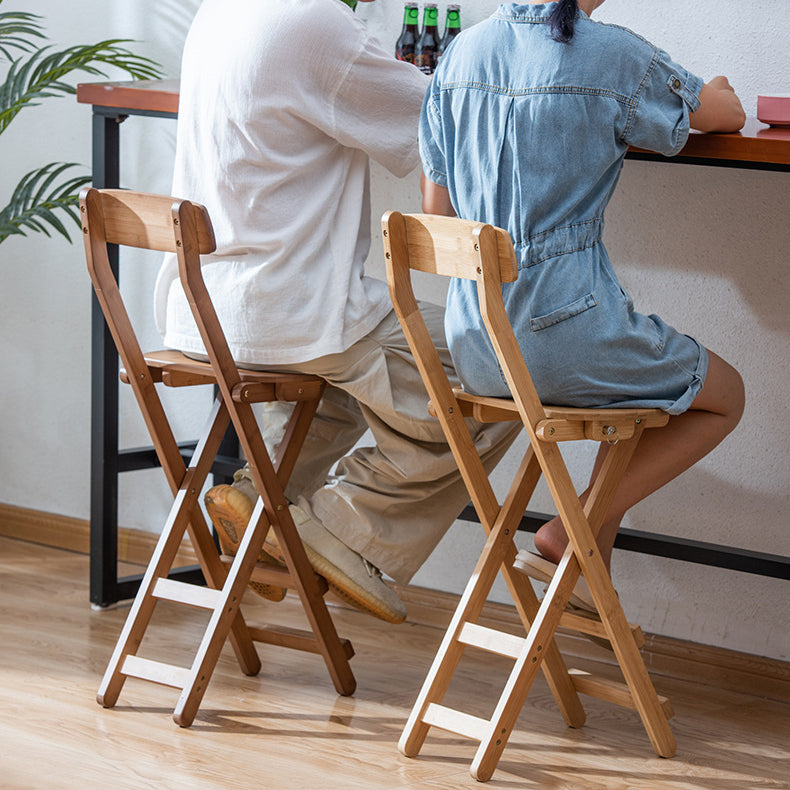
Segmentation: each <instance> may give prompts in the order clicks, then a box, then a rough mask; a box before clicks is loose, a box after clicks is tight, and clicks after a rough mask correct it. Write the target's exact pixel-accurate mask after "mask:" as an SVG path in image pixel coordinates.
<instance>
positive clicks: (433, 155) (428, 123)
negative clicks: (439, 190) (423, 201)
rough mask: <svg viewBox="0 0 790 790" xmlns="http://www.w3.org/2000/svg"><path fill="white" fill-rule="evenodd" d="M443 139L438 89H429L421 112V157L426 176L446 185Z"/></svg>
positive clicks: (441, 184)
mask: <svg viewBox="0 0 790 790" xmlns="http://www.w3.org/2000/svg"><path fill="white" fill-rule="evenodd" d="M442 139H443V135H442V127H441V112H440V108H439V102H438V91H436V90H435V89H432V90H429V91H428V92H427V93H426V94H425V100H424V102H423V105H422V113H421V114H420V158H421V159H422V169H423V172H424V173H425V176H426V177H427V178H428V179H430V180H431V181H433V183H434V184H438V185H439V186H442V187H446V186H447V185H448V182H447V160H446V158H445V154H444V150H443V148H442V146H441V142H440V141H441V140H442Z"/></svg>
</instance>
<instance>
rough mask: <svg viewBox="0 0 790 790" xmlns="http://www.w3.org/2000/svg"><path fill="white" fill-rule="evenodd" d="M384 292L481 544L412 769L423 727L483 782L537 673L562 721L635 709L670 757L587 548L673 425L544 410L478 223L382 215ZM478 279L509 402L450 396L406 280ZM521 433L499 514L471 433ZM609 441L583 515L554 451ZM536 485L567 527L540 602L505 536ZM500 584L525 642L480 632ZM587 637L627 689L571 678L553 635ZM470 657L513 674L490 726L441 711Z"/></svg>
mask: <svg viewBox="0 0 790 790" xmlns="http://www.w3.org/2000/svg"><path fill="white" fill-rule="evenodd" d="M382 232H383V242H384V252H385V259H386V266H387V280H388V283H389V288H390V295H391V297H392V301H393V304H394V306H395V311H396V313H397V315H398V318H399V319H400V322H401V325H402V327H403V330H404V333H405V335H406V337H407V340H408V341H409V345H410V347H411V349H412V352H413V353H414V356H415V358H416V360H417V364H418V366H419V369H420V373H421V375H422V377H423V380H424V382H425V386H426V389H427V391H428V395H429V397H430V402H431V406H430V408H431V409H432V411H433V413H435V414H436V416H437V418H438V419H439V421H440V423H441V425H442V428H443V429H444V432H445V435H446V437H447V440H448V443H449V444H450V447H451V448H452V450H453V454H454V456H455V459H456V462H457V463H458V466H459V469H460V471H461V474H462V476H463V478H464V481H465V483H466V486H467V488H468V490H469V495H470V498H471V500H472V503H473V505H474V506H475V509H476V510H477V513H478V516H479V517H480V522H481V524H482V526H483V528H484V529H485V531H486V533H487V535H488V539H487V541H486V544H485V546H484V548H483V551H482V553H481V556H480V558H479V560H478V562H477V565H476V566H475V569H474V571H473V573H472V575H471V578H470V580H469V583H468V584H467V587H466V589H465V591H464V593H463V595H462V596H461V600H460V602H459V604H458V608H457V609H456V612H455V614H454V616H453V619H452V621H451V623H450V625H449V627H448V629H447V632H446V634H445V638H444V640H443V642H442V644H441V646H440V648H439V650H438V652H437V654H436V657H435V659H434V663H433V665H432V667H431V669H430V671H429V673H428V676H427V677H426V680H425V683H424V684H423V688H422V690H421V692H420V695H419V696H418V699H417V701H416V703H415V705H414V708H413V709H412V712H411V715H410V717H409V720H408V722H407V725H406V728H405V730H404V732H403V735H402V737H401V741H400V749H401V751H402V752H403V753H404V754H406V755H407V756H414V755H416V754H417V753H418V752H419V750H420V748H421V746H422V743H423V742H424V740H425V737H426V735H427V733H428V730H429V729H430V727H431V726H438V727H440V728H441V729H445V730H449V731H451V732H455V733H457V734H459V735H464V736H466V737H469V738H472V739H474V740H477V741H479V743H480V745H479V747H478V750H477V752H476V754H475V758H474V760H473V762H472V766H471V772H472V775H473V776H474V777H475V778H477V779H479V780H486V779H488V778H489V777H490V776H491V774H492V773H493V771H494V769H495V767H496V765H497V762H498V760H499V758H500V756H501V754H502V751H503V750H504V748H505V745H506V743H507V740H508V738H509V736H510V734H511V732H512V729H513V727H514V725H515V722H516V719H517V718H518V715H519V713H520V711H521V708H522V706H523V704H524V702H525V700H526V698H527V694H528V692H529V689H530V687H531V684H532V682H533V680H534V678H535V676H536V674H537V672H538V670H539V669H542V670H543V671H544V674H545V675H546V678H547V680H548V683H549V687H550V688H551V690H552V692H553V694H554V697H555V699H556V701H557V703H558V705H559V708H560V711H561V713H562V715H563V717H564V719H565V721H566V722H567V723H568V724H569V725H570V726H573V727H578V726H581V725H582V724H583V723H584V720H585V714H584V711H583V709H582V707H581V704H580V701H579V698H578V694H579V693H585V694H591V695H594V696H598V697H600V698H602V699H606V700H608V701H610V702H614V703H617V704H621V705H626V706H627V707H631V708H634V709H636V710H637V711H638V712H639V714H640V716H641V718H642V722H643V724H644V726H645V729H646V731H647V734H648V736H649V738H650V740H651V743H652V745H653V748H654V750H655V751H656V752H657V753H658V754H660V755H662V756H671V755H672V754H674V751H675V741H674V737H673V736H672V732H671V730H670V729H669V726H668V722H667V719H668V718H669V716H671V713H672V711H671V706H670V705H669V702H668V700H666V699H664V698H660V697H658V695H657V694H656V692H655V690H654V688H653V686H652V683H651V681H650V678H649V676H648V674H647V670H646V668H645V665H644V662H643V661H642V658H641V656H640V654H639V649H638V648H639V644H640V642H641V641H642V640H643V637H642V635H641V631H640V630H639V628H638V626H634V625H630V624H629V623H628V622H627V621H626V620H625V616H624V614H623V610H622V607H621V605H620V601H619V598H618V596H617V593H616V592H615V591H614V588H613V587H612V584H611V579H610V578H609V574H608V572H607V570H606V568H605V566H604V564H603V561H602V560H601V557H600V554H599V552H598V550H597V545H596V543H595V535H596V534H597V532H598V529H599V528H600V526H601V523H602V521H603V517H604V515H605V513H606V511H607V509H608V507H609V505H610V504H611V501H612V497H613V496H614V493H615V491H616V490H617V486H618V485H619V483H620V481H621V479H622V475H623V473H624V471H625V468H626V467H627V465H628V461H629V459H630V458H631V455H632V454H633V451H634V448H635V447H636V444H637V442H638V441H639V438H640V436H641V434H642V431H643V430H644V429H645V428H654V427H660V426H662V425H665V424H666V422H667V420H668V416H667V415H666V414H665V413H663V412H660V411H658V410H654V409H572V408H564V407H553V406H549V405H545V404H543V403H541V401H540V399H539V397H538V394H537V392H536V391H535V387H534V385H533V382H532V379H531V377H530V374H529V370H528V369H527V365H526V363H525V361H524V358H523V356H522V354H521V350H520V348H519V345H518V342H517V340H516V337H515V334H514V332H513V328H512V326H511V324H510V321H509V319H508V317H507V313H506V311H505V307H504V302H503V298H502V287H503V284H506V283H509V282H513V281H514V280H515V279H516V278H517V277H518V270H517V265H516V258H515V253H514V250H513V245H512V242H511V239H510V237H509V235H508V233H507V232H506V231H505V230H502V229H501V228H496V227H493V226H491V225H487V224H484V223H479V222H471V221H468V220H462V219H457V218H449V217H438V216H431V215H424V214H407V215H404V214H400V213H399V212H396V211H390V212H387V213H386V214H385V215H384V217H383V219H382ZM412 271H420V272H425V273H428V274H435V275H440V276H445V277H458V278H464V279H468V280H472V281H474V282H476V284H477V292H478V298H479V304H480V310H481V313H482V316H483V320H484V323H485V326H486V329H487V331H488V334H489V337H490V339H491V342H492V344H493V347H494V351H495V353H496V356H497V359H498V361H499V364H500V366H501V368H502V370H503V372H504V375H505V378H506V380H507V383H508V387H509V389H510V392H511V396H512V397H511V398H510V399H506V398H491V397H484V396H476V395H472V394H470V393H468V392H465V391H463V390H462V389H460V388H455V389H454V388H453V387H452V386H451V384H450V382H449V380H448V379H447V375H446V373H445V371H444V369H443V366H442V365H441V363H440V361H439V356H438V353H437V351H436V349H435V347H434V345H433V342H432V340H431V338H430V335H429V333H428V330H427V328H426V325H425V322H424V320H423V318H422V315H421V313H420V309H419V304H418V302H417V299H416V297H415V295H414V290H413V287H412V282H411V272H412ZM468 417H473V418H475V419H477V420H478V421H480V422H498V421H508V420H520V421H521V423H522V425H523V427H524V430H525V432H526V434H527V437H528V439H529V446H528V448H527V450H526V453H525V455H524V458H523V460H522V462H521V465H520V467H519V468H518V470H517V472H516V474H515V476H514V480H513V483H512V484H511V487H510V491H509V492H508V494H507V496H506V498H505V500H504V502H503V503H502V505H500V504H499V502H498V501H497V498H496V496H495V495H494V491H493V488H492V486H491V483H490V481H489V479H488V475H487V474H486V472H485V470H484V468H483V465H482V462H481V460H480V457H479V455H478V453H477V451H476V449H475V446H474V442H473V440H472V437H471V435H470V433H469V428H468V427H467V424H466V422H465V419H466V418H468ZM580 439H589V440H593V441H597V442H602V441H610V443H612V446H611V447H610V448H609V451H608V452H607V454H606V458H605V460H604V462H603V465H602V469H601V471H600V473H599V474H598V475H597V477H596V479H595V481H594V482H593V484H592V486H591V489H590V494H589V497H588V499H587V501H586V503H585V505H584V507H583V506H582V504H581V502H580V501H579V498H578V496H577V494H576V490H575V487H574V484H573V482H572V480H571V478H570V475H569V474H568V470H567V467H566V465H565V462H564V460H563V458H562V454H561V453H560V450H559V444H560V443H561V442H564V441H570V440H580ZM541 476H543V477H544V478H545V480H546V482H547V484H548V487H549V490H550V492H551V495H552V499H553V500H554V503H555V505H556V507H557V511H558V513H559V515H560V516H561V518H562V521H563V525H564V527H565V530H566V532H567V533H568V537H569V540H570V544H569V546H568V549H567V551H566V552H565V555H564V557H563V559H562V561H561V562H560V563H559V565H558V568H557V571H556V573H555V574H554V576H553V578H552V580H551V583H550V584H549V585H548V588H547V590H546V593H545V595H544V598H543V600H542V601H541V602H538V599H537V597H536V595H535V593H534V591H533V589H532V586H531V584H530V583H529V580H528V579H527V577H526V576H525V575H524V574H522V573H520V572H518V571H517V570H514V568H513V561H514V559H515V557H516V553H517V549H516V546H515V544H514V541H513V536H514V535H515V533H516V530H517V529H518V525H519V522H520V520H521V517H522V515H523V512H524V510H525V508H526V506H527V504H528V502H529V500H530V498H531V496H532V493H533V492H534V490H535V486H536V484H537V482H538V480H539V479H540V477H541ZM500 572H501V574H502V575H503V577H504V579H505V582H506V583H507V586H508V589H509V591H510V593H511V595H512V596H513V602H514V604H515V606H516V610H517V611H518V614H519V616H520V618H521V621H522V624H523V626H524V629H525V634H526V636H525V637H524V638H518V637H514V636H513V635H511V634H505V633H501V632H499V631H497V630H494V629H492V628H487V627H485V626H483V625H481V624H480V623H479V622H478V618H479V617H480V614H481V611H482V608H483V605H484V603H485V601H486V598H487V596H488V594H489V592H490V590H491V586H492V585H493V582H494V580H495V578H496V576H497V573H500ZM581 572H583V573H584V576H585V579H586V581H587V583H588V585H589V587H590V590H591V592H592V595H593V598H594V600H595V604H596V607H597V610H598V613H597V615H595V614H589V616H587V615H586V614H585V615H580V614H579V613H576V612H572V611H568V610H566V607H567V604H568V600H569V598H570V595H571V592H572V591H573V588H574V586H575V584H576V582H577V580H578V578H579V575H580V573H581ZM560 624H562V625H563V626H565V627H567V628H570V629H573V630H577V631H581V632H582V633H585V634H588V635H591V636H594V637H596V638H598V639H606V640H608V641H609V643H610V644H611V647H612V649H613V651H614V653H615V656H616V658H617V661H618V664H619V666H620V669H621V670H622V673H623V676H624V681H625V682H624V683H612V682H610V681H605V680H602V679H598V678H594V677H592V676H591V675H588V674H587V673H581V672H579V671H578V670H570V671H569V670H568V669H567V668H566V667H565V664H564V662H563V659H562V656H561V655H560V653H559V651H558V649H557V646H556V644H555V640H554V635H555V631H556V629H557V627H558V626H559V625H560ZM466 647H476V648H480V649H483V650H486V651H488V652H494V653H499V654H500V655H503V656H507V657H509V658H511V659H513V661H514V666H513V669H512V672H511V673H510V675H509V676H508V679H507V682H506V683H505V687H504V690H503V691H502V694H501V696H500V698H499V700H498V702H497V705H496V708H495V710H494V714H493V715H492V717H491V718H490V719H484V718H480V717H476V716H471V715H469V714H468V713H464V712H462V711H457V710H453V709H451V708H448V707H446V706H444V705H442V704H441V703H442V698H443V696H444V693H445V691H446V690H447V688H448V686H449V684H450V681H451V678H452V676H453V673H454V671H455V668H456V666H457V664H458V662H459V661H460V659H461V656H462V653H463V650H464V649H465V648H466Z"/></svg>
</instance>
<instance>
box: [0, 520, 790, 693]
mask: <svg viewBox="0 0 790 790" xmlns="http://www.w3.org/2000/svg"><path fill="white" fill-rule="evenodd" d="M0 536H3V537H9V538H17V539H20V540H26V541H28V542H30V543H40V544H43V545H45V546H51V547H54V548H59V549H66V550H67V551H76V552H79V553H82V554H87V553H88V552H89V546H90V528H89V524H88V522H87V521H86V520H85V519H78V518H71V517H69V516H60V515H57V514H53V513H44V512H42V511H38V510H30V509H27V508H21V507H16V506H14V505H4V504H0ZM157 539H158V535H155V534H153V533H150V532H144V531H142V530H137V529H126V528H120V529H119V530H118V559H119V561H121V562H127V563H131V564H134V565H143V566H144V565H146V564H147V563H148V559H149V557H150V556H151V554H152V552H153V550H154V546H155V544H156V541H157ZM196 561H197V560H196V558H195V554H194V552H193V550H192V548H191V546H190V545H189V543H188V541H185V542H184V545H182V547H181V549H180V550H179V553H178V555H177V559H176V564H177V565H191V564H194V563H195V562H196ZM396 589H397V592H398V594H399V595H400V597H401V598H402V599H403V601H404V603H405V604H406V605H407V607H408V609H409V621H410V622H413V623H418V624H420V625H427V626H432V627H435V628H441V629H444V628H446V627H447V624H448V623H449V622H450V618H451V617H452V614H453V612H454V610H455V607H456V605H457V603H458V596H457V595H454V594H452V593H446V592H441V591H439V590H429V589H426V588H423V587H414V586H400V585H396ZM480 623H481V625H487V626H489V627H491V628H497V629H501V630H504V631H511V632H513V633H519V632H520V630H521V623H520V621H519V619H518V615H517V614H516V610H515V608H514V607H513V606H507V605H505V604H498V603H488V604H486V606H485V608H484V610H483V614H482V616H481V618H480ZM645 637H646V641H645V645H644V647H643V648H642V655H643V656H644V657H645V663H646V664H647V666H648V669H649V670H650V672H651V673H653V674H655V675H663V676H666V677H671V678H675V679H678V680H687V681H691V682H694V683H702V684H705V685H712V686H717V687H719V688H723V689H727V690H729V691H737V692H741V693H745V694H753V695H755V696H758V697H765V698H768V699H775V700H779V701H781V702H790V663H788V662H785V661H778V660H776V659H772V658H765V657H762V656H754V655H751V654H748V653H740V652H737V651H734V650H727V649H725V648H721V647H712V646H709V645H701V644H697V643H695V642H688V641H685V640H682V639H673V638H671V637H666V636H659V635H654V634H646V635H645ZM557 639H558V643H559V645H560V648H561V649H562V652H563V655H565V656H567V657H571V656H574V657H577V658H592V659H595V660H596V661H603V662H607V663H610V664H612V665H615V660H614V656H613V655H609V654H607V653H606V652H605V651H603V650H601V649H600V648H598V647H596V646H594V645H592V644H591V643H590V642H589V641H588V640H586V639H584V638H583V637H581V636H579V635H578V634H575V633H571V632H562V633H559V634H558V637H557Z"/></svg>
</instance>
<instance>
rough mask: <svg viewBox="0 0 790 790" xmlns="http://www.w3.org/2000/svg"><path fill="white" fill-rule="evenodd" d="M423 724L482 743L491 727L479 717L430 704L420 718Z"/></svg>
mask: <svg viewBox="0 0 790 790" xmlns="http://www.w3.org/2000/svg"><path fill="white" fill-rule="evenodd" d="M422 720H423V722H424V723H425V724H430V725H431V726H432V727H438V728H439V729H440V730H447V732H452V733H455V734H456V735H463V736H464V737H465V738H471V739H472V740H474V741H483V740H484V739H485V738H486V737H487V735H488V730H489V728H490V727H491V722H489V721H487V720H486V719H481V718H480V717H479V716H471V715H470V714H468V713H462V712H461V711H460V710H453V709H452V708H448V707H446V706H444V705H437V704H436V703H435V702H434V703H431V704H430V705H429V706H428V707H427V708H426V710H425V713H424V715H423V717H422Z"/></svg>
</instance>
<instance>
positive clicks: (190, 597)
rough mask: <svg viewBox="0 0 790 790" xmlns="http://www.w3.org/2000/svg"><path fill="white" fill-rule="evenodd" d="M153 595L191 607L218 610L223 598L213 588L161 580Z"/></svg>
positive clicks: (157, 583)
mask: <svg viewBox="0 0 790 790" xmlns="http://www.w3.org/2000/svg"><path fill="white" fill-rule="evenodd" d="M151 594H152V595H153V596H154V597H155V598H162V599H164V600H167V601H174V602H175V603H185V604H187V605H189V606H198V607H200V608H201V609H212V610H213V609H216V608H217V606H218V605H219V602H220V598H221V596H222V591H221V590H214V589H212V588H211V587H201V586H199V585H197V584H188V583H187V582H179V581H174V580H173V579H166V578H164V577H163V578H161V579H157V580H156V584H155V585H154V589H153V590H152V592H151Z"/></svg>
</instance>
